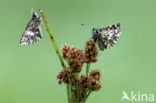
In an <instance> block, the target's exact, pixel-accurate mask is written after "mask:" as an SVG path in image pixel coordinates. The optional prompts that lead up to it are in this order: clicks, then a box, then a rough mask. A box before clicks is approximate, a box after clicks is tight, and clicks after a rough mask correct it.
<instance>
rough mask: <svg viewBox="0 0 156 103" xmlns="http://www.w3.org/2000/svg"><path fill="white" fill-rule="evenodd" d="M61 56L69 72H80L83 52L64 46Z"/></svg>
mask: <svg viewBox="0 0 156 103" xmlns="http://www.w3.org/2000/svg"><path fill="white" fill-rule="evenodd" d="M62 54H63V57H64V59H65V60H66V61H67V63H68V65H69V69H70V72H74V73H76V72H81V68H82V65H83V63H84V51H83V50H80V49H76V48H75V47H71V48H70V47H69V46H68V45H67V44H66V45H65V46H64V48H62Z"/></svg>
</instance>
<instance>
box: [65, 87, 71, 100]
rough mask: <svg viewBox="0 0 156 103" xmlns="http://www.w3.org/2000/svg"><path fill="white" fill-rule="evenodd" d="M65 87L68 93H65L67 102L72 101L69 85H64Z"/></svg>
mask: <svg viewBox="0 0 156 103" xmlns="http://www.w3.org/2000/svg"><path fill="white" fill-rule="evenodd" d="M66 87H67V94H69V95H67V96H68V103H72V101H71V96H70V91H69V90H70V88H69V85H66Z"/></svg>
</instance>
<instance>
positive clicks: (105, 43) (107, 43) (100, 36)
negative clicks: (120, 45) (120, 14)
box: [92, 23, 121, 50]
mask: <svg viewBox="0 0 156 103" xmlns="http://www.w3.org/2000/svg"><path fill="white" fill-rule="evenodd" d="M92 34H93V36H92V38H93V40H94V42H96V43H97V44H98V46H99V49H100V50H104V49H109V48H110V47H112V46H113V45H114V44H115V43H116V41H117V40H118V39H119V37H120V35H121V29H120V23H117V24H114V25H111V26H108V27H105V28H101V29H95V28H93V30H92Z"/></svg>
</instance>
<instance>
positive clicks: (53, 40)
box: [39, 9, 72, 100]
mask: <svg viewBox="0 0 156 103" xmlns="http://www.w3.org/2000/svg"><path fill="white" fill-rule="evenodd" d="M39 12H40V13H41V15H42V18H43V20H44V23H45V26H46V29H47V32H48V34H49V36H50V39H51V42H52V44H53V47H54V49H55V51H56V54H57V56H58V58H59V60H60V62H61V65H62V67H63V69H66V65H65V64H64V62H63V58H62V56H61V53H60V51H59V49H58V46H57V44H56V41H55V39H54V37H53V34H52V32H51V31H50V27H49V25H48V22H47V20H46V18H45V16H44V14H43V12H42V10H41V9H39ZM67 75H68V77H69V74H68V73H67ZM68 79H69V81H70V78H68ZM70 88H72V85H71V83H70ZM69 91H70V89H69V84H67V95H68V100H69V98H70V92H69Z"/></svg>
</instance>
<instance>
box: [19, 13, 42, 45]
mask: <svg viewBox="0 0 156 103" xmlns="http://www.w3.org/2000/svg"><path fill="white" fill-rule="evenodd" d="M40 26H41V20H40V18H39V16H38V15H37V13H35V12H33V14H32V18H31V20H30V21H29V23H28V25H27V27H26V29H25V31H24V33H23V35H22V38H21V41H20V44H21V45H32V44H35V43H37V42H38V41H40V39H41V38H42V33H41V28H40Z"/></svg>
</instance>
